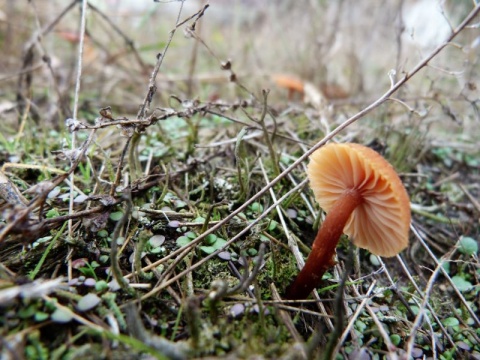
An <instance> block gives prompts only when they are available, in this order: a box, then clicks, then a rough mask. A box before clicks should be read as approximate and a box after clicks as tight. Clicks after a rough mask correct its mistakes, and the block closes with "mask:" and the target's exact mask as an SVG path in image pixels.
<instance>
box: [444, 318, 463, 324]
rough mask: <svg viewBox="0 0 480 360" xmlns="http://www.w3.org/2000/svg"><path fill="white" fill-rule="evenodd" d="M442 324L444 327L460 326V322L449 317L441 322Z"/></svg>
mask: <svg viewBox="0 0 480 360" xmlns="http://www.w3.org/2000/svg"><path fill="white" fill-rule="evenodd" d="M442 324H443V325H444V326H458V325H460V321H458V319H457V318H456V317H449V318H446V319H444V320H443V321H442Z"/></svg>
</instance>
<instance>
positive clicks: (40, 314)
mask: <svg viewBox="0 0 480 360" xmlns="http://www.w3.org/2000/svg"><path fill="white" fill-rule="evenodd" d="M49 316H50V314H47V313H46V312H43V311H38V312H36V313H35V316H34V317H33V318H34V319H35V321H36V322H42V321H45V320H47V319H48V318H49Z"/></svg>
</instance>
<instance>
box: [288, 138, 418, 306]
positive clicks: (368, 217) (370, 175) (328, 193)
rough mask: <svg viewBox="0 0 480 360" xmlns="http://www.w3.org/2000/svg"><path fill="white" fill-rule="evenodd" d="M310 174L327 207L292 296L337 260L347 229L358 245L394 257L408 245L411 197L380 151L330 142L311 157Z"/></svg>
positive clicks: (290, 292) (312, 284)
mask: <svg viewBox="0 0 480 360" xmlns="http://www.w3.org/2000/svg"><path fill="white" fill-rule="evenodd" d="M308 178H309V180H310V186H311V188H312V190H313V192H314V195H315V198H316V200H317V201H318V203H319V204H320V206H321V207H322V209H324V210H325V211H326V212H327V216H326V217H325V220H324V221H323V224H322V227H321V228H320V230H319V231H318V234H317V236H316V238H315V241H314V242H313V246H312V251H311V253H310V255H309V257H308V259H307V262H306V264H305V266H304V267H303V269H302V270H301V271H300V273H299V274H298V276H297V278H296V279H295V281H294V282H293V283H292V284H291V285H290V286H289V287H288V288H287V292H286V297H287V298H289V299H304V298H306V297H307V296H308V294H309V293H310V292H311V291H312V290H313V289H314V288H316V287H318V285H319V284H320V282H321V280H322V276H323V274H324V273H325V271H327V270H328V269H329V268H330V267H332V266H333V265H335V248H336V247H337V244H338V241H339V239H340V236H341V235H342V233H345V234H347V235H348V236H349V237H350V238H351V239H353V242H354V244H355V245H357V246H359V247H361V248H364V249H367V250H369V251H370V252H371V253H373V254H375V255H379V256H385V257H391V256H395V255H396V254H398V253H399V252H400V251H402V250H403V249H405V248H406V247H407V246H408V233H409V227H410V201H409V198H408V194H407V192H406V190H405V188H404V186H403V184H402V182H401V180H400V178H399V177H398V175H397V173H396V172H395V170H394V169H393V167H392V165H390V164H389V163H388V162H387V161H386V160H385V159H384V158H383V157H382V156H381V155H380V154H378V153H377V152H375V151H374V150H372V149H370V148H368V147H365V146H363V145H359V144H351V143H347V144H334V143H331V144H328V145H325V146H323V147H322V148H320V149H319V150H317V151H316V152H314V153H313V154H312V155H311V156H310V164H309V165H308Z"/></svg>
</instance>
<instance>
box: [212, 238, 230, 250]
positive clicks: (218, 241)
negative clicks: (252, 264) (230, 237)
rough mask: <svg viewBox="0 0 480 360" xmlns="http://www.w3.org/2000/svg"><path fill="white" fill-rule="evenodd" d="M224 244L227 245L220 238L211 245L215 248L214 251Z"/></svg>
mask: <svg viewBox="0 0 480 360" xmlns="http://www.w3.org/2000/svg"><path fill="white" fill-rule="evenodd" d="M226 243H227V241H226V240H224V239H222V238H217V241H215V244H213V247H214V248H215V250H218V249H220V248H222V247H223V246H224V245H225V244H226Z"/></svg>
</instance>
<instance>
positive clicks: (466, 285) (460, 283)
mask: <svg viewBox="0 0 480 360" xmlns="http://www.w3.org/2000/svg"><path fill="white" fill-rule="evenodd" d="M452 282H453V284H454V285H455V287H456V288H457V289H458V290H459V291H461V292H464V291H469V290H472V289H473V285H472V283H471V282H470V281H467V280H465V279H464V278H463V277H461V276H458V275H455V276H454V277H452Z"/></svg>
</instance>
